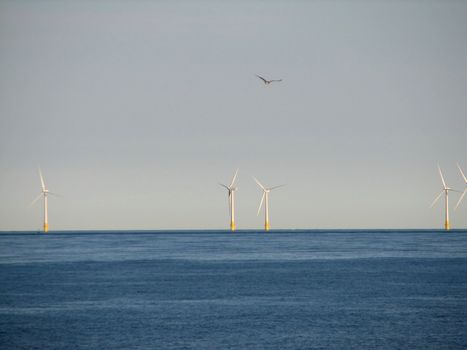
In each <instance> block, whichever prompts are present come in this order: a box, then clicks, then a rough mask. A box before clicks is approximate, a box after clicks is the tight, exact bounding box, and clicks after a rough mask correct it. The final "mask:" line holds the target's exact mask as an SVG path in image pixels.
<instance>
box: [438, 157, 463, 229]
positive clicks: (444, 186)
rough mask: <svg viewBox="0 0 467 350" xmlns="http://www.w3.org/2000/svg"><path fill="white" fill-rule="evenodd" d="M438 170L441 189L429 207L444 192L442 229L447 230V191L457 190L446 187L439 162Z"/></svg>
mask: <svg viewBox="0 0 467 350" xmlns="http://www.w3.org/2000/svg"><path fill="white" fill-rule="evenodd" d="M438 171H439V176H440V177H441V181H442V182H443V189H442V190H441V192H440V193H439V195H438V196H437V197H436V198H435V200H434V201H433V203H431V207H433V206H434V205H435V203H436V202H437V201H438V199H439V198H440V197H441V195H442V194H443V192H444V229H445V230H446V231H448V230H449V229H450V228H451V227H450V225H449V198H448V194H449V191H453V192H459V191H456V190H453V189H452V188H450V187H448V186H447V185H446V181H444V177H443V173H442V172H441V168H440V167H439V164H438Z"/></svg>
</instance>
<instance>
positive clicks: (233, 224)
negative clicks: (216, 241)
mask: <svg viewBox="0 0 467 350" xmlns="http://www.w3.org/2000/svg"><path fill="white" fill-rule="evenodd" d="M236 228H237V227H236V226H235V222H233V221H232V222H231V223H230V231H235V229H236Z"/></svg>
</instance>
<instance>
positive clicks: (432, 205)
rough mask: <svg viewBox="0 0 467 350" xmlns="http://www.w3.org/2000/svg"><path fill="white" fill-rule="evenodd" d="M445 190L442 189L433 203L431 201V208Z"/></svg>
mask: <svg viewBox="0 0 467 350" xmlns="http://www.w3.org/2000/svg"><path fill="white" fill-rule="evenodd" d="M443 192H444V191H441V192H440V193H439V194H438V196H437V197H436V198H435V200H434V201H433V203H431V205H430V208H433V206H434V205H435V203H436V202H437V201H438V199H439V197H441V195H442V194H443Z"/></svg>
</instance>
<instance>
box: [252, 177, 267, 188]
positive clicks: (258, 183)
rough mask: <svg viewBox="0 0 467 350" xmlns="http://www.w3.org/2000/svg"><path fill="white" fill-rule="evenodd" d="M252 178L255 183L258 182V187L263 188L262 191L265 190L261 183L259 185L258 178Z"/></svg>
mask: <svg viewBox="0 0 467 350" xmlns="http://www.w3.org/2000/svg"><path fill="white" fill-rule="evenodd" d="M253 179H254V180H255V181H256V183H257V184H258V186H259V187H261V188H262V189H263V191H266V189H265V188H264V186H263V185H261V183H260V182H259V181H258V179H257V178H256V177H254V176H253Z"/></svg>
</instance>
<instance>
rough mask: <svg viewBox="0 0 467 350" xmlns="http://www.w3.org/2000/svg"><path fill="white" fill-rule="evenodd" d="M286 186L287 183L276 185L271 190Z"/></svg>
mask: <svg viewBox="0 0 467 350" xmlns="http://www.w3.org/2000/svg"><path fill="white" fill-rule="evenodd" d="M284 186H285V185H279V186H274V187H271V188H270V189H269V190H270V191H272V190H274V189H276V188H279V187H284Z"/></svg>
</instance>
